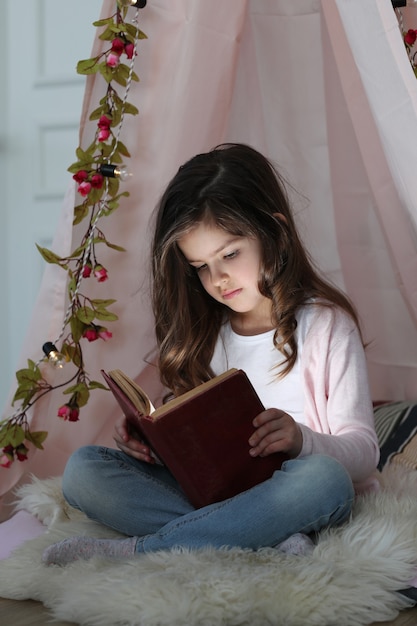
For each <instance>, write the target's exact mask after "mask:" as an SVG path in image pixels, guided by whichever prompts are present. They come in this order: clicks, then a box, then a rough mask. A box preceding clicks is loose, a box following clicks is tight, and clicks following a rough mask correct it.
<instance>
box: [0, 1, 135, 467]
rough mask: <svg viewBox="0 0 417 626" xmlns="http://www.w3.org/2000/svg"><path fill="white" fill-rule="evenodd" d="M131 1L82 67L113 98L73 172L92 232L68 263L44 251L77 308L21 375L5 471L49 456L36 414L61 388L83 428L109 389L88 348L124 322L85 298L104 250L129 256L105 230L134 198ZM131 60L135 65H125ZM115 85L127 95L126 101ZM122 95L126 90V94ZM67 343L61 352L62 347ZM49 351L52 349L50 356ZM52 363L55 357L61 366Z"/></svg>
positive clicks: (104, 102) (67, 413) (1, 459)
mask: <svg viewBox="0 0 417 626" xmlns="http://www.w3.org/2000/svg"><path fill="white" fill-rule="evenodd" d="M126 4H134V3H133V2H130V3H126V2H125V1H124V0H118V2H116V10H115V13H114V14H113V15H112V16H111V17H109V18H106V19H102V20H99V21H97V22H94V24H93V25H94V26H96V27H97V28H100V29H102V32H101V34H100V35H99V39H101V40H104V41H107V42H109V48H108V49H107V50H105V51H104V52H103V53H101V54H100V55H98V56H97V57H94V58H91V59H86V60H82V61H79V63H78V65H77V72H78V73H79V74H83V75H88V74H98V73H99V74H101V76H102V77H103V78H104V80H105V81H106V83H107V89H106V93H105V95H104V96H103V98H102V99H101V100H100V102H99V106H98V107H97V108H96V109H95V110H94V111H93V112H92V113H91V114H90V117H89V119H90V120H97V129H96V133H95V137H94V141H93V142H92V143H91V145H90V146H88V147H87V148H85V149H82V148H81V147H78V148H77V150H76V157H77V160H76V162H75V163H73V164H72V165H71V166H70V167H69V168H68V171H69V172H71V173H72V174H73V179H74V180H75V182H76V184H77V191H78V193H79V195H80V197H81V202H80V204H78V205H77V206H75V208H74V220H73V224H74V225H75V224H79V223H80V222H82V221H83V220H87V221H88V226H87V229H86V232H85V234H84V236H83V237H82V240H81V242H80V243H79V245H78V246H77V248H76V249H75V250H74V251H73V252H72V254H71V255H70V256H68V257H60V256H59V255H57V254H55V253H54V252H52V251H51V250H48V249H46V248H41V247H40V246H37V247H38V250H39V252H40V254H41V255H42V257H43V258H44V260H45V261H46V262H47V263H53V264H56V265H59V266H60V267H61V268H62V269H63V270H64V271H66V272H67V275H68V283H67V292H68V301H69V305H68V308H67V311H66V314H65V316H64V322H63V325H62V330H61V334H60V336H59V337H58V338H57V339H56V340H55V341H54V342H53V343H52V342H46V343H45V344H44V347H43V349H44V352H45V355H46V356H45V357H42V358H41V359H40V360H39V361H37V362H35V361H33V360H32V359H28V364H27V367H26V368H24V369H21V370H18V371H17V372H16V379H17V389H16V392H15V394H14V397H13V400H12V406H14V405H15V403H17V402H19V404H20V407H19V409H18V410H17V411H16V412H15V413H14V414H13V415H12V416H10V417H8V418H7V419H5V420H2V421H1V422H0V466H1V467H5V468H8V467H10V466H11V465H12V463H13V462H14V461H16V460H17V461H25V460H26V459H27V458H28V453H29V447H28V446H30V445H31V444H32V445H33V446H34V447H35V448H38V449H43V445H42V444H43V442H44V441H45V439H46V437H47V435H48V433H47V432H46V431H37V432H34V431H31V429H30V425H29V421H28V411H29V409H31V407H32V406H33V405H34V404H35V403H36V402H37V401H38V400H40V399H41V398H42V397H44V396H45V395H46V394H48V393H51V392H52V391H54V390H56V389H58V388H61V389H62V391H63V393H64V394H66V395H68V396H69V399H68V401H67V402H65V403H64V404H62V406H61V407H60V408H59V409H58V412H57V415H58V417H60V418H61V419H63V420H66V421H70V422H75V421H78V419H79V415H80V408H81V407H83V406H85V405H86V404H87V402H88V399H89V397H90V392H91V391H92V390H94V389H106V387H105V386H104V385H103V384H102V383H101V382H98V381H94V380H91V379H90V377H89V375H88V372H87V371H86V369H85V363H84V358H83V348H82V347H83V341H88V342H92V341H96V340H98V339H102V340H104V341H108V340H109V339H111V337H112V332H111V331H109V330H108V329H107V326H106V324H107V323H108V322H112V321H115V320H117V315H116V314H115V313H112V312H111V311H110V310H109V307H111V305H112V304H114V302H115V300H114V299H91V298H89V297H88V295H85V294H84V293H82V291H81V286H82V283H83V282H84V281H85V280H86V279H89V278H93V277H94V278H95V279H96V280H97V281H98V282H99V283H103V282H105V281H106V280H107V279H108V271H107V269H106V268H105V267H104V266H103V265H102V264H101V263H100V260H99V251H98V246H99V245H100V244H105V245H106V246H108V247H110V248H112V249H114V250H118V251H123V248H122V247H120V246H117V245H115V244H112V243H110V242H109V241H107V239H106V237H105V235H104V233H103V231H102V230H101V229H99V228H98V222H99V220H101V218H102V217H105V216H108V215H110V214H112V213H113V212H114V211H115V210H116V209H117V208H118V206H119V203H120V200H121V198H122V197H126V196H128V195H129V193H128V192H127V191H120V190H119V187H120V180H123V179H124V177H125V174H126V166H125V165H124V159H125V158H128V157H129V156H130V154H129V151H128V149H127V148H126V146H125V145H124V144H123V143H122V141H121V140H120V132H121V129H122V125H123V121H124V117H125V115H126V114H130V115H137V113H138V109H137V108H136V107H135V106H134V105H132V104H130V103H129V102H128V101H127V96H128V93H129V90H130V86H131V82H132V81H133V80H135V81H137V80H138V76H137V75H136V73H135V72H134V71H133V65H134V61H135V57H136V55H137V43H138V41H139V40H140V39H144V38H146V35H145V34H144V33H143V32H142V31H141V30H140V29H139V28H138V25H137V17H138V11H139V8H141V7H143V6H144V5H145V4H146V3H137V6H138V7H139V8H137V10H136V14H135V17H134V19H133V20H132V21H131V22H130V23H129V22H127V21H126V15H127V11H128V7H127V6H126ZM125 60H127V61H128V63H129V64H126V63H125V62H124V61H125ZM115 84H117V85H118V86H121V87H123V88H124V96H123V97H120V96H119V94H118V92H117V90H116V88H115V86H114V85H115ZM118 88H120V87H118ZM58 342H60V349H59V351H58V350H57V349H56V347H55V344H57V343H58ZM46 347H47V348H46ZM49 355H53V359H51V357H50V356H49ZM48 357H49V359H50V360H51V361H52V362H54V363H55V364H56V365H58V367H61V366H62V365H63V364H64V363H65V362H68V363H70V362H72V364H73V367H75V374H74V373H72V375H71V376H70V378H69V379H68V380H66V381H65V382H63V383H60V384H57V385H52V384H50V383H49V382H48V380H47V377H46V376H47V371H48V368H47V366H46V362H47V361H48Z"/></svg>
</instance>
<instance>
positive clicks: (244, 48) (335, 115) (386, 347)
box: [0, 0, 417, 516]
mask: <svg viewBox="0 0 417 626" xmlns="http://www.w3.org/2000/svg"><path fill="white" fill-rule="evenodd" d="M113 10H114V2H113V0H104V3H103V9H102V17H107V16H109V15H111V14H112V12H113ZM130 11H131V12H132V15H133V13H134V11H135V9H134V7H132V8H130V9H129V12H130ZM404 19H405V20H410V23H411V21H412V20H413V19H414V22H415V25H417V10H414V9H413V8H410V9H405V10H404ZM139 26H140V28H141V29H142V30H143V31H144V32H145V33H146V35H147V37H148V39H147V40H144V41H141V43H140V49H139V54H138V57H137V60H136V66H135V70H136V71H137V73H138V74H139V76H140V82H139V83H135V84H133V85H132V88H131V92H130V100H131V101H132V102H133V103H134V104H135V105H136V106H137V107H138V108H139V110H140V114H139V116H138V117H134V118H130V119H127V118H126V120H125V122H124V125H123V136H122V137H121V139H122V141H123V142H124V143H125V144H126V145H127V147H128V149H129V150H130V152H131V155H132V157H131V160H130V162H129V169H130V170H131V171H132V173H133V176H132V178H131V179H130V181H129V182H128V183H127V187H126V188H127V189H128V191H129V192H130V197H129V198H128V199H126V200H124V201H123V202H122V205H121V206H120V208H119V209H118V210H117V211H116V212H115V213H114V214H113V215H112V216H110V217H108V218H106V223H105V224H103V229H105V230H106V235H107V236H108V239H109V240H110V241H112V242H114V243H116V244H118V245H120V246H123V247H124V248H126V252H124V253H115V252H114V251H112V250H108V251H107V252H106V255H107V256H106V257H105V258H103V259H102V262H103V264H106V266H107V267H108V268H109V269H110V272H109V275H110V280H108V281H107V282H106V283H105V284H103V285H102V284H97V285H92V286H91V287H92V291H93V293H92V296H91V297H97V298H116V299H117V304H116V305H115V307H114V310H115V312H116V313H117V314H118V315H119V321H118V322H116V323H115V324H114V325H113V326H112V328H111V330H112V332H113V338H112V340H111V342H107V343H104V342H101V345H97V343H95V344H93V345H92V346H89V345H88V346H86V348H85V357H86V359H87V361H88V363H87V369H88V370H89V372H90V373H91V375H92V377H93V378H95V379H97V380H98V379H100V369H101V368H104V369H111V368H114V367H121V368H122V369H123V370H124V371H126V372H128V373H129V375H131V376H132V377H137V378H138V379H139V380H140V381H141V382H142V383H143V384H144V385H145V386H146V387H147V389H149V391H150V394H151V395H152V394H153V395H154V397H157V396H158V394H159V393H160V388H159V383H158V380H157V373H156V368H155V366H154V365H153V364H152V355H153V352H152V351H153V348H154V340H153V328H152V315H151V311H150V306H149V289H148V287H149V286H148V276H149V261H148V242H149V239H150V229H151V221H152V220H151V215H152V211H153V209H154V206H155V204H156V202H157V199H158V197H159V195H160V193H161V192H162V190H163V188H164V186H165V185H166V183H167V182H168V180H169V179H170V178H171V176H172V175H173V174H174V173H175V172H176V170H177V168H178V166H179V165H180V164H181V163H182V162H184V161H185V160H186V159H187V158H189V157H191V156H193V155H194V154H196V153H198V152H203V151H206V150H208V149H210V148H212V147H213V146H215V145H217V144H219V143H222V142H227V141H238V142H244V143H248V144H251V145H252V146H254V147H255V148H257V149H259V150H260V151H261V152H263V153H265V154H266V155H267V156H268V157H270V158H271V159H272V160H273V161H274V163H275V164H276V165H277V167H278V168H279V169H280V171H281V172H282V173H283V174H284V176H285V177H286V178H287V179H288V180H289V181H290V182H291V186H292V189H293V190H294V191H293V192H292V195H293V197H292V200H293V205H294V212H295V215H296V219H297V222H298V224H299V227H300V231H301V234H302V237H303V239H304V241H305V243H306V245H307V246H308V248H309V250H310V252H311V254H312V256H313V258H314V259H315V260H316V262H317V264H318V265H319V266H320V267H321V268H322V270H323V271H324V272H325V274H326V275H327V276H328V277H329V278H330V279H332V280H333V281H334V282H336V283H337V284H338V285H339V286H341V287H343V288H344V289H345V290H346V291H347V293H348V294H349V296H350V297H351V299H352V300H353V301H354V303H355V304H356V306H357V308H358V310H359V314H360V317H361V321H362V324H363V329H364V335H365V338H366V340H367V342H368V344H369V345H368V348H367V355H368V363H369V372H370V380H371V385H372V394H373V398H374V399H375V400H377V399H378V400H380V399H392V400H401V399H411V398H416V397H417V177H416V175H415V145H416V140H415V138H417V82H416V78H415V76H414V74H413V71H412V68H411V66H410V63H409V60H408V58H407V54H406V51H405V48H404V44H403V41H402V37H401V33H400V29H399V26H398V19H397V15H396V13H395V11H394V9H393V6H392V3H391V1H390V0H291V1H289V0H227V2H225V1H224V0H211V2H206V1H205V0H174V1H172V0H151V1H148V3H147V6H146V7H145V8H144V9H142V10H141V11H140V20H139ZM410 27H411V25H410ZM103 46H104V44H103V42H102V41H101V40H99V39H97V40H96V41H95V42H94V51H93V53H94V54H98V53H99V52H100V50H102V49H103ZM103 88H104V87H103V82H102V80H101V79H100V77H99V76H90V77H89V79H88V81H87V88H86V93H85V99H84V108H83V114H82V119H81V125H80V141H81V145H87V144H88V143H89V142H90V141H91V138H92V136H93V134H94V132H95V129H96V122H90V121H88V117H89V113H90V112H91V110H93V109H94V108H95V107H96V106H97V103H98V101H99V100H100V98H101V97H102V94H103ZM74 202H75V188H74V187H72V186H71V188H70V189H69V190H68V193H67V196H66V199H65V202H64V205H63V208H62V215H61V219H60V222H59V224H58V228H57V233H56V237H55V241H54V244H53V248H54V250H55V251H56V252H57V253H58V254H60V255H61V256H65V255H67V254H70V252H71V250H72V249H73V248H74V247H76V246H77V245H78V242H79V238H80V236H82V233H83V224H82V223H81V225H78V226H76V227H72V211H73V207H74ZM65 280H66V274H65V272H62V270H60V269H59V268H57V267H56V266H47V267H46V268H45V274H44V279H43V283H42V287H41V292H40V295H39V300H38V303H37V304H36V306H35V309H34V311H33V316H32V321H31V324H30V328H29V329H28V334H27V340H26V341H25V344H24V345H25V353H24V354H22V355H21V364H20V366H24V364H25V363H26V360H27V358H32V359H33V360H37V359H38V358H39V346H40V345H42V342H43V340H44V339H45V337H56V336H58V335H59V333H60V330H61V325H62V322H63V319H64V312H65V308H66V306H67V303H66V301H65V292H66V286H65ZM13 392H14V390H11V396H10V397H12V395H13ZM58 396H60V394H59V392H58V391H57V392H54V393H52V394H49V395H47V396H45V397H44V398H43V400H42V401H40V402H39V403H37V404H36V405H35V407H34V409H33V414H32V415H31V420H32V421H31V423H32V426H33V428H34V429H36V430H47V431H48V432H49V436H48V438H47V440H46V443H45V450H44V451H42V452H39V451H36V452H33V453H32V454H31V455H30V458H29V460H28V461H26V462H23V463H15V464H14V465H13V466H12V467H11V468H10V469H3V468H0V496H2V497H3V503H4V511H5V513H4V515H3V516H5V515H7V507H6V504H7V502H9V501H10V499H11V489H12V488H13V487H14V486H15V485H16V484H17V483H18V482H19V481H25V480H26V479H27V477H28V476H29V473H33V474H35V475H37V476H39V477H40V478H43V477H46V476H51V475H58V474H60V473H61V472H62V470H63V467H64V465H65V462H66V460H67V458H68V456H69V454H70V453H71V452H72V451H73V450H74V449H75V448H77V447H79V446H80V445H83V444H86V443H109V444H110V445H111V443H112V425H113V422H114V419H115V414H116V413H117V410H116V409H115V406H114V404H113V403H112V402H109V397H108V395H107V394H106V393H105V392H103V391H97V392H95V393H93V394H92V396H91V398H90V401H89V403H88V405H87V407H86V408H85V409H83V412H82V414H81V419H80V421H79V422H77V423H75V424H69V423H67V422H62V421H60V420H59V419H57V418H56V412H57V407H59V406H60V404H62V397H58ZM8 410H9V407H6V410H5V413H4V416H5V417H6V416H7V415H8Z"/></svg>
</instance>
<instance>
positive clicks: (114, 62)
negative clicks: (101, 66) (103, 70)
mask: <svg viewBox="0 0 417 626" xmlns="http://www.w3.org/2000/svg"><path fill="white" fill-rule="evenodd" d="M119 63H120V57H119V55H118V54H116V53H115V52H109V53H108V55H107V59H106V65H108V66H109V67H117V66H118V65H119Z"/></svg>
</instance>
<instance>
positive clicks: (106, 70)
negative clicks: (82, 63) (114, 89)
mask: <svg viewBox="0 0 417 626" xmlns="http://www.w3.org/2000/svg"><path fill="white" fill-rule="evenodd" d="M98 71H99V72H100V74H101V75H102V76H103V78H104V80H105V81H106V82H107V83H111V81H112V80H113V79H114V71H113V69H112V68H111V67H109V66H108V65H107V64H106V63H99V65H98Z"/></svg>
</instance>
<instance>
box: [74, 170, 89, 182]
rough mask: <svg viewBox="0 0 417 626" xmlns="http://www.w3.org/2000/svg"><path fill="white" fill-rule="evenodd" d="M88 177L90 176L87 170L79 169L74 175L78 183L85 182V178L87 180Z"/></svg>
mask: <svg viewBox="0 0 417 626" xmlns="http://www.w3.org/2000/svg"><path fill="white" fill-rule="evenodd" d="M87 178H88V172H86V171H85V170H79V171H78V172H76V173H75V174H74V176H73V179H74V180H75V181H76V182H77V183H83V182H84V181H85V180H87Z"/></svg>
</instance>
